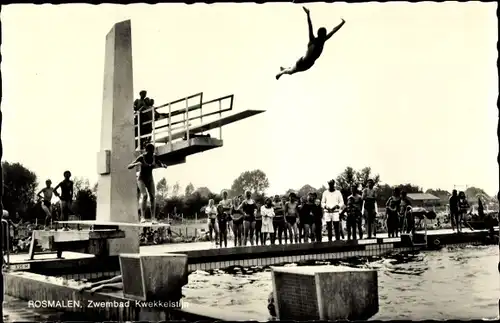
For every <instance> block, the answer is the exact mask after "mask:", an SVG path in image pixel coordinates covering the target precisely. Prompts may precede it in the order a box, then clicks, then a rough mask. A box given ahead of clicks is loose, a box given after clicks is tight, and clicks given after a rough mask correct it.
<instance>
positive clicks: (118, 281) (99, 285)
mask: <svg viewBox="0 0 500 323" xmlns="http://www.w3.org/2000/svg"><path fill="white" fill-rule="evenodd" d="M106 289H108V290H115V291H116V290H123V280H122V276H121V275H118V276H115V277H113V278H110V279H106V280H101V281H98V282H95V283H91V284H88V285H85V286H83V287H81V288H80V289H79V292H83V291H84V290H88V291H89V292H90V293H91V294H94V293H95V292H99V291H102V290H106Z"/></svg>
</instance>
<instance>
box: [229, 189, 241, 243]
mask: <svg viewBox="0 0 500 323" xmlns="http://www.w3.org/2000/svg"><path fill="white" fill-rule="evenodd" d="M231 219H232V221H233V233H234V246H235V247H236V246H240V247H241V246H243V241H242V240H243V211H242V210H241V197H237V198H236V199H235V201H234V203H233V209H232V211H231Z"/></svg>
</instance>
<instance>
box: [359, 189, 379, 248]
mask: <svg viewBox="0 0 500 323" xmlns="http://www.w3.org/2000/svg"><path fill="white" fill-rule="evenodd" d="M374 186H375V183H374V181H373V180H372V179H369V180H368V183H367V187H365V188H364V189H363V194H362V195H361V197H362V199H363V209H364V212H363V213H364V214H363V215H364V218H365V223H366V230H367V231H368V239H371V238H372V234H373V237H376V236H377V223H376V220H377V191H376V190H375V187H374Z"/></svg>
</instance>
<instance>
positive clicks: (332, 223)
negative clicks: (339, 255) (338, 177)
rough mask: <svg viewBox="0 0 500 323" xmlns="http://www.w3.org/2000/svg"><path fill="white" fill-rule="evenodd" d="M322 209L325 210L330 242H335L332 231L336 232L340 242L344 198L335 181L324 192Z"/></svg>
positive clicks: (331, 181)
mask: <svg viewBox="0 0 500 323" xmlns="http://www.w3.org/2000/svg"><path fill="white" fill-rule="evenodd" d="M321 207H322V208H323V209H324V210H325V213H324V217H325V220H326V229H327V231H328V241H332V240H333V235H332V229H333V230H334V231H335V239H336V240H340V210H341V209H342V208H343V207H344V198H343V197H342V194H341V193H340V191H338V190H336V189H335V180H333V179H332V180H330V181H329V182H328V190H326V191H324V192H323V196H322V198H321Z"/></svg>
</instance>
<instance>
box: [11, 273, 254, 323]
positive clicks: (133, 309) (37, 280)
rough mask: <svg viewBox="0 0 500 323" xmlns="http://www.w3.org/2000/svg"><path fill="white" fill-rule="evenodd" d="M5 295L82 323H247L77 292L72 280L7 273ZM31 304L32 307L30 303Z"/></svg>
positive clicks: (234, 315) (240, 317)
mask: <svg viewBox="0 0 500 323" xmlns="http://www.w3.org/2000/svg"><path fill="white" fill-rule="evenodd" d="M4 286H5V294H6V295H9V296H11V297H15V298H18V299H22V300H24V301H27V302H28V305H29V304H34V303H37V302H42V301H45V302H46V304H43V305H42V306H48V307H51V308H54V309H57V310H60V311H65V312H75V313H82V320H91V321H92V320H94V321H98V320H101V321H102V320H105V321H106V320H107V321H120V322H123V321H165V320H187V321H200V320H210V321H246V320H251V319H252V317H249V315H248V314H246V313H243V312H234V311H230V312H227V311H224V310H223V309H222V310H218V309H214V308H210V307H205V306H201V305H195V304H183V303H182V302H181V303H180V304H181V306H182V305H184V306H182V307H181V308H175V307H176V306H178V305H179V304H173V303H163V304H162V303H161V302H141V301H135V300H131V299H127V298H125V297H123V294H122V292H111V293H95V294H91V293H89V292H87V291H84V292H79V290H78V289H79V288H80V287H81V286H82V285H81V284H80V283H78V282H76V281H73V280H66V279H62V278H56V277H50V276H44V275H39V274H34V273H27V272H8V273H5V275H4ZM30 302H31V303H30Z"/></svg>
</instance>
